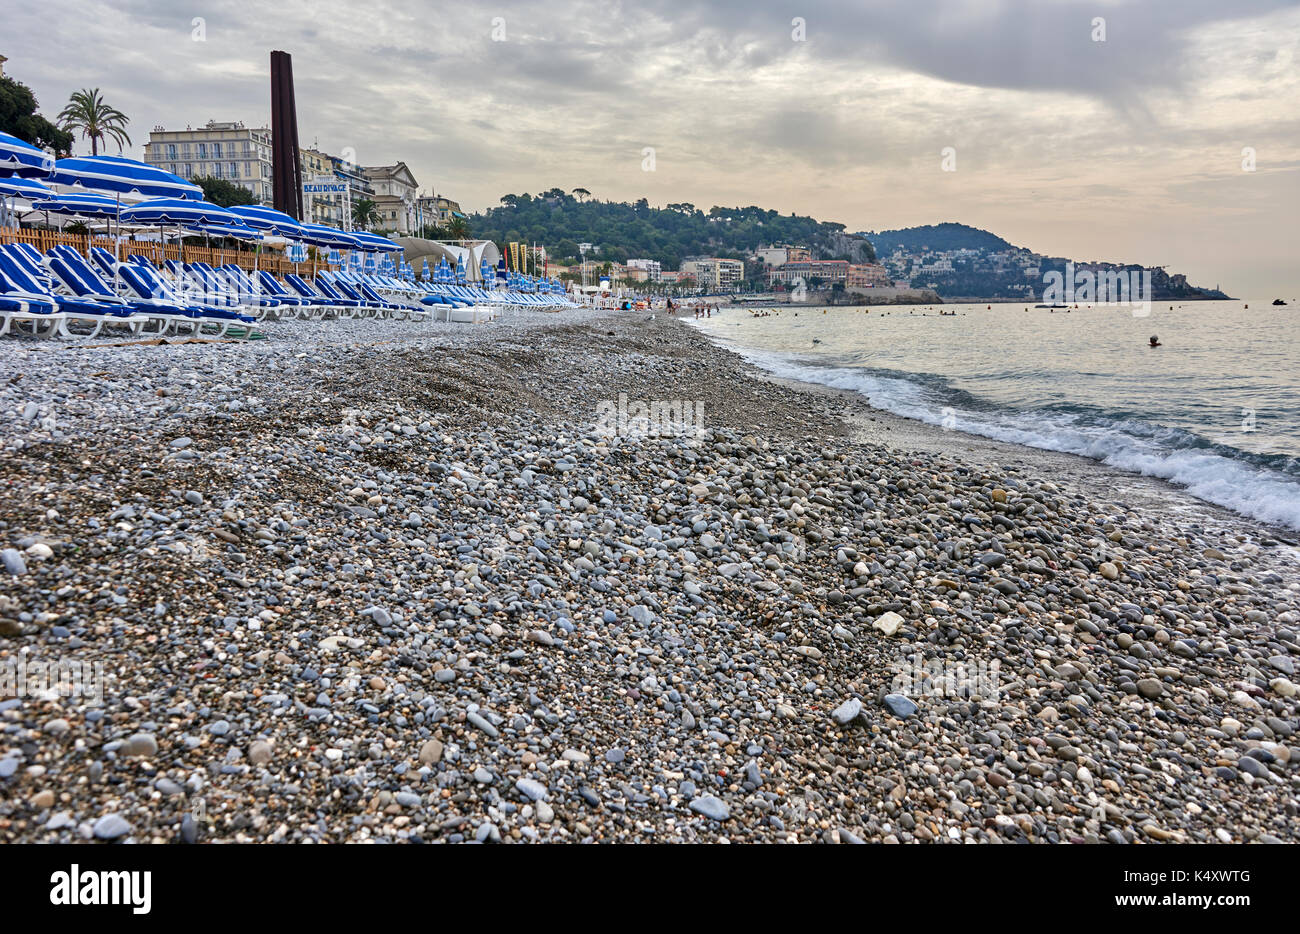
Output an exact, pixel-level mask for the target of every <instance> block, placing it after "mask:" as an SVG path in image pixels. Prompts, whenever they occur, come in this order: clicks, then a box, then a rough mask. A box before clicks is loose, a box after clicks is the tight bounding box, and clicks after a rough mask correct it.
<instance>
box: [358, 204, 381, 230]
mask: <svg viewBox="0 0 1300 934" xmlns="http://www.w3.org/2000/svg"><path fill="white" fill-rule="evenodd" d="M379 221H380V216H379V208H378V206H376V204H375V202H373V201H371V200H370V199H369V198H358V199H357V200H356V201H353V202H352V226H353V227H356V228H358V229H359V230H369V229H370V227H371V226H372V225H374V224H378V223H379Z"/></svg>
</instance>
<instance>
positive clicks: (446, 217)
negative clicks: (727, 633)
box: [415, 194, 465, 228]
mask: <svg viewBox="0 0 1300 934" xmlns="http://www.w3.org/2000/svg"><path fill="white" fill-rule="evenodd" d="M464 216H465V213H464V212H463V211H461V209H460V202H458V201H452V200H451V199H450V198H445V197H443V196H442V195H439V194H432V195H420V196H419V197H418V198H416V199H415V225H416V227H417V228H419V227H424V226H425V225H430V226H438V227H446V226H447V225H448V224H450V223H451V219H452V218H453V217H464Z"/></svg>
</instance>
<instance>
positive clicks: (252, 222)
mask: <svg viewBox="0 0 1300 934" xmlns="http://www.w3.org/2000/svg"><path fill="white" fill-rule="evenodd" d="M229 211H230V213H231V214H234V215H235V216H236V217H238V218H239V219H240V221H242V222H243V224H244V226H245V227H252V228H253V229H254V230H261V231H265V232H266V233H272V234H275V235H276V236H277V237H288V238H290V239H295V238H297V237H298V236H300V235H301V234H302V224H300V223H298V221H296V220H294V219H293V218H292V217H290V216H289V215H288V214H285V213H284V212H283V211H277V210H275V209H274V208H268V207H263V206H262V205H260V204H240V205H236V206H235V207H232V208H229Z"/></svg>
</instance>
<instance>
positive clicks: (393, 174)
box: [361, 162, 420, 237]
mask: <svg viewBox="0 0 1300 934" xmlns="http://www.w3.org/2000/svg"><path fill="white" fill-rule="evenodd" d="M361 171H362V173H363V174H364V175H365V177H366V179H367V180H368V181H369V182H370V186H371V188H372V189H373V190H374V194H373V195H371V196H370V198H371V200H373V201H374V202H375V207H376V209H377V210H378V211H379V224H378V227H379V229H381V230H392V231H396V232H397V234H398V235H399V236H407V237H409V236H411V235H412V234H414V233H416V232H417V231H416V210H415V202H416V200H417V198H418V197H419V193H420V186H419V185H417V184H416V182H415V176H414V175H412V174H411V170H410V169H408V168H407V167H406V163H405V162H398V163H397V164H396V165H372V166H366V167H365V168H363V169H362V170H361Z"/></svg>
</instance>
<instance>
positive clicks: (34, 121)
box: [0, 78, 72, 155]
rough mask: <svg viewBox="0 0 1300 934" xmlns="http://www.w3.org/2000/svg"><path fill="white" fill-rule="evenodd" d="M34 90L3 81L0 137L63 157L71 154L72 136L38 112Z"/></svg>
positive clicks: (16, 82) (13, 82) (1, 81)
mask: <svg viewBox="0 0 1300 934" xmlns="http://www.w3.org/2000/svg"><path fill="white" fill-rule="evenodd" d="M37 108H38V104H37V103H36V97H35V95H33V94H32V89H31V88H29V87H28V86H27V85H25V84H23V83H21V82H19V81H15V80H14V79H13V78H0V133H8V134H9V135H11V136H16V137H18V138H19V139H21V140H23V141H25V142H28V143H31V144H32V145H34V146H40V147H42V148H45V149H52V150H53V151H54V152H55V153H56V154H59V155H62V154H66V153H69V152H71V151H72V134H71V133H68V132H65V131H64V130H60V129H59V128H58V127H57V126H55V125H54V124H53V123H50V121H48V120H46V119H45V118H44V117H42V116H41V115H40V114H38V113H37V112H36V111H37Z"/></svg>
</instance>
